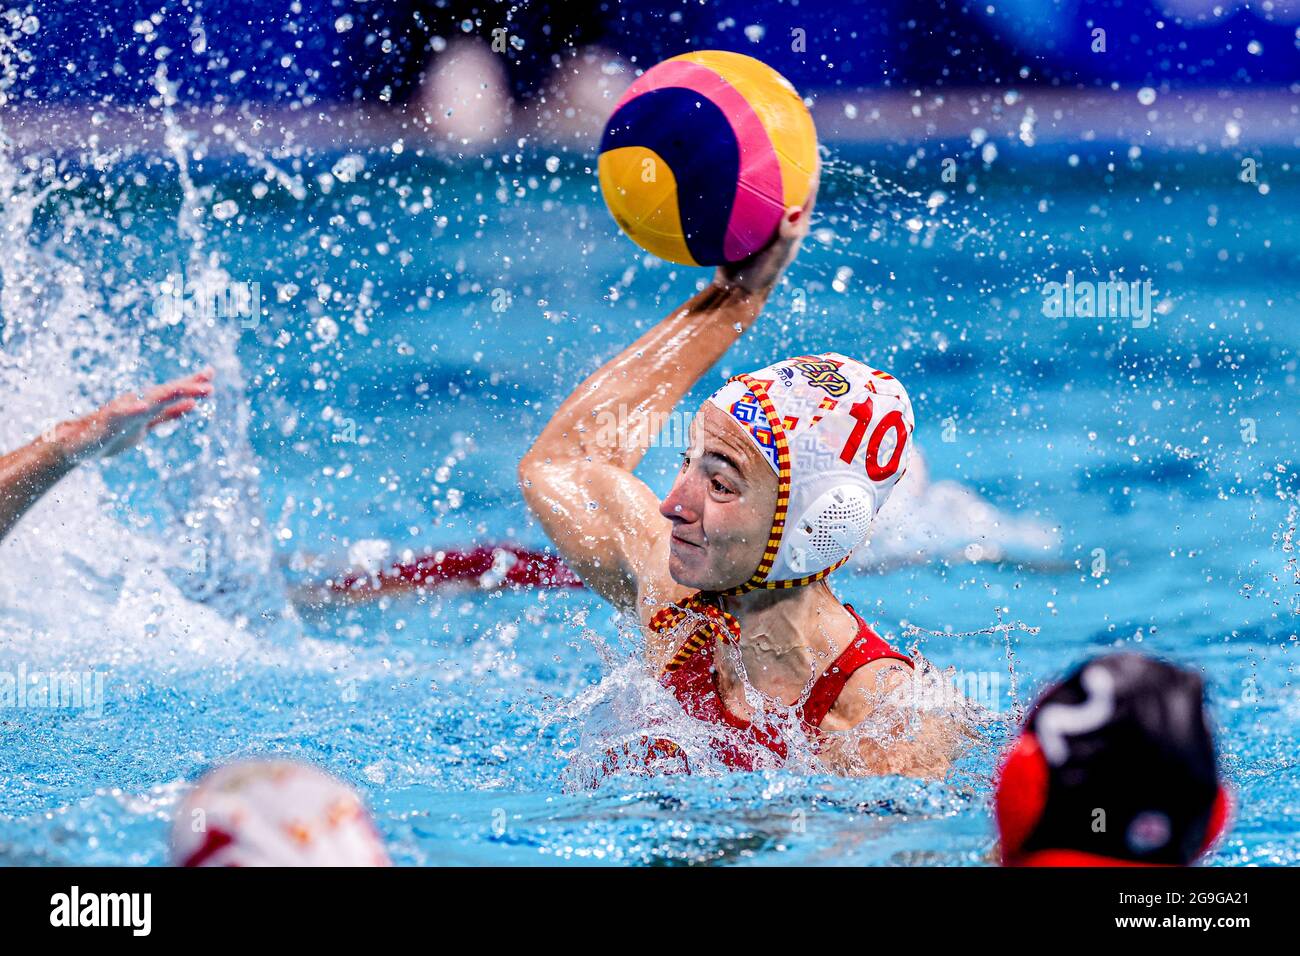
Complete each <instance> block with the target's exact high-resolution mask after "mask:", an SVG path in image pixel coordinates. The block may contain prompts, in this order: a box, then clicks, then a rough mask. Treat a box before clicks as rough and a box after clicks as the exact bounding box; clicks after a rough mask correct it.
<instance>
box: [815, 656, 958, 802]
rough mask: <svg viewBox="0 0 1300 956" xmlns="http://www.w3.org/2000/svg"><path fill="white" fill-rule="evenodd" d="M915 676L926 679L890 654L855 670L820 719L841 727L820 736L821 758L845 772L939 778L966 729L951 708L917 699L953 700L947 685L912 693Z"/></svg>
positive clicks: (827, 726)
mask: <svg viewBox="0 0 1300 956" xmlns="http://www.w3.org/2000/svg"><path fill="white" fill-rule="evenodd" d="M917 680H926V678H924V677H918V676H916V674H915V672H914V671H913V670H912V668H909V667H908V666H907V665H905V664H902V663H900V662H899V661H896V660H893V659H885V660H879V661H874V662H873V663H871V664H868V665H866V666H865V667H862V668H859V669H858V670H857V671H855V672H854V674H853V676H852V677H851V678H850V679H849V682H848V683H847V684H846V685H845V688H844V692H843V693H842V694H841V695H840V697H839V699H838V700H837V701H836V702H835V706H834V707H833V708H831V711H830V713H829V714H827V716H826V720H825V721H823V722H822V728H823V729H825V730H828V731H844V732H843V733H834V734H832V735H831V736H830V737H827V738H825V740H826V741H827V745H826V746H824V747H823V748H822V751H821V758H822V761H823V763H825V764H826V765H827V767H828V768H829V769H831V770H834V771H835V772H837V773H842V774H845V775H846V776H854V777H862V776H886V775H897V776H903V777H919V778H921V779H924V780H941V779H943V777H944V776H945V775H946V774H947V773H948V770H949V768H950V767H951V766H952V762H953V761H954V760H955V759H956V758H957V757H958V755H959V754H960V753H961V752H962V750H963V749H964V748H965V746H966V744H967V743H969V742H970V740H972V739H973V738H972V733H971V731H970V730H969V729H968V728H967V726H966V725H965V724H964V723H963V722H962V721H961V719H960V717H959V716H958V715H956V714H955V713H954V712H953V711H954V710H955V709H956V708H955V707H944V706H933V707H928V706H925V705H924V703H923V702H924V700H925V699H926V698H927V697H932V698H934V699H935V700H936V702H938V701H944V702H947V703H949V704H952V703H955V702H954V701H953V698H952V690H953V687H952V685H951V684H947V685H944V687H943V688H935V689H932V690H931V691H930V692H929V693H918V690H919V688H918V687H917V685H916V684H915V683H914V682H915V681H917ZM945 689H946V691H947V693H942V691H943V690H945Z"/></svg>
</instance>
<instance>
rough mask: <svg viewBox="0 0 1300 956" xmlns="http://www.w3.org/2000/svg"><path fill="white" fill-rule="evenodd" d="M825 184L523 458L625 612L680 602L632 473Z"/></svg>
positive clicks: (735, 326)
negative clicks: (642, 603) (647, 602)
mask: <svg viewBox="0 0 1300 956" xmlns="http://www.w3.org/2000/svg"><path fill="white" fill-rule="evenodd" d="M815 197H816V184H815V183H814V189H813V192H812V193H811V194H810V195H809V197H808V202H807V203H806V204H805V205H804V206H803V207H802V208H799V207H791V208H790V209H787V210H786V214H785V216H784V217H783V219H782V220H781V226H780V229H779V231H778V233H777V235H776V237H775V238H774V239H773V241H772V243H771V244H769V245H768V246H767V247H766V248H765V249H762V250H760V251H759V252H757V253H755V254H754V255H753V256H752V257H750V258H749V259H747V260H745V261H744V262H740V263H736V264H734V265H730V266H724V267H720V268H719V269H718V271H717V274H716V275H715V277H714V280H713V282H712V283H710V285H709V286H708V287H707V288H705V289H704V290H703V291H701V292H700V293H698V294H697V295H695V296H693V297H692V298H691V299H690V300H688V301H687V302H686V303H684V304H683V305H682V306H681V307H680V308H678V309H676V310H675V311H674V312H673V313H672V314H671V315H669V316H668V317H667V318H666V319H664V320H663V321H661V322H660V323H659V324H658V325H656V326H655V327H654V328H652V329H650V331H648V332H646V333H645V334H644V335H642V336H641V337H640V338H639V339H637V340H636V341H635V342H633V343H632V345H630V346H629V347H628V348H626V349H624V350H623V351H622V352H620V353H619V354H618V355H616V356H615V357H614V358H613V359H611V360H610V361H609V362H607V363H605V365H603V366H601V368H599V369H598V370H597V371H596V372H595V373H594V374H593V375H591V376H590V377H589V378H587V380H586V381H584V382H583V383H582V384H581V385H579V386H578V388H577V389H575V390H574V392H573V393H572V394H571V395H570V396H569V397H568V398H567V399H566V400H565V401H564V403H563V404H561V405H560V407H559V409H558V410H557V411H556V412H555V414H554V415H553V416H552V418H551V420H550V422H549V423H548V424H547V426H546V427H545V428H544V429H543V430H542V433H541V435H540V436H538V438H537V440H536V441H535V442H534V443H533V446H532V448H530V449H529V451H528V453H527V454H526V455H524V457H523V458H522V459H521V460H520V462H519V484H520V488H521V490H522V491H523V495H524V500H525V501H526V502H527V503H528V506H529V508H530V509H531V510H532V511H533V513H534V514H535V515H536V516H537V519H538V521H539V522H540V523H541V525H542V527H543V529H544V530H545V531H546V534H547V536H548V537H549V538H550V539H551V541H552V542H554V544H555V546H556V548H557V550H558V551H559V552H560V554H561V555H562V556H563V558H564V560H565V562H566V563H568V565H569V566H570V567H571V568H572V569H573V571H574V573H576V574H577V575H578V576H579V577H580V578H582V580H583V582H584V583H586V584H587V585H588V586H589V587H591V588H592V589H593V590H595V591H596V592H597V593H598V594H600V595H601V596H602V597H604V598H605V599H606V600H608V601H609V602H610V603H611V604H614V605H615V606H616V607H619V608H624V609H628V608H634V607H635V606H636V603H637V599H638V596H639V595H642V596H645V595H653V596H654V597H655V598H656V599H659V600H673V599H675V598H676V597H677V596H679V595H678V592H682V593H685V592H684V590H683V589H682V588H680V587H678V586H677V585H675V584H674V583H673V582H672V580H671V578H670V577H669V575H668V559H667V554H668V536H669V533H670V531H671V524H670V523H669V522H668V521H667V520H665V519H664V518H663V516H662V515H660V514H659V501H658V499H657V498H656V497H655V494H654V492H653V491H651V490H650V488H649V487H648V486H647V485H646V484H645V483H644V482H642V481H641V480H640V479H639V478H637V477H636V476H635V475H634V474H633V472H634V471H635V469H636V467H637V465H638V464H640V462H641V459H642V458H643V457H644V456H645V453H646V450H647V449H648V448H649V447H650V445H651V443H652V441H653V440H654V439H655V438H656V437H657V435H658V433H659V431H660V430H661V429H663V428H664V426H665V425H666V424H669V423H671V422H672V412H673V409H674V408H676V406H677V405H678V403H679V402H681V400H682V398H683V397H684V396H685V395H686V393H687V392H689V391H690V390H691V388H692V387H693V386H694V385H695V383H696V382H698V381H699V380H700V379H701V378H702V377H703V376H704V374H705V373H706V372H707V371H708V370H709V369H710V368H712V366H713V365H714V363H716V362H717V361H718V359H720V358H721V357H722V355H723V354H724V353H725V352H726V351H727V349H729V348H730V347H731V346H732V345H733V344H734V343H735V341H736V340H737V339H738V338H739V337H740V335H741V333H742V332H743V331H744V330H745V329H748V328H749V327H750V326H751V325H752V324H753V323H754V321H755V320H756V319H757V318H758V316H759V313H760V312H761V311H762V308H763V304H764V303H765V302H766V301H767V297H768V295H769V294H770V293H771V290H772V287H773V286H774V285H775V284H776V281H777V279H779V278H780V276H781V273H782V271H783V270H784V269H785V268H786V266H788V265H789V264H790V263H791V262H792V261H793V260H794V257H795V255H796V254H797V253H798V249H799V244H800V242H801V241H802V239H803V237H804V236H805V235H806V234H807V232H808V220H809V217H810V215H811V212H812V205H813V202H814V201H815Z"/></svg>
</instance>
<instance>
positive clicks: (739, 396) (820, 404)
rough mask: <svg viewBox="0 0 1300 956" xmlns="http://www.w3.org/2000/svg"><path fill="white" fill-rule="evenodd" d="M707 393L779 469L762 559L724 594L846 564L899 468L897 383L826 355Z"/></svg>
mask: <svg viewBox="0 0 1300 956" xmlns="http://www.w3.org/2000/svg"><path fill="white" fill-rule="evenodd" d="M708 400H709V401H710V402H712V403H713V404H714V405H716V406H717V407H718V408H720V409H722V410H723V411H724V412H726V413H727V414H728V415H730V416H731V417H732V418H733V419H734V420H735V421H737V422H739V423H740V425H741V426H742V427H743V429H744V431H745V434H746V435H748V436H749V438H750V440H751V441H753V442H754V444H755V445H756V446H757V447H758V450H759V451H760V452H762V453H763V457H764V458H765V459H766V460H767V462H768V464H770V465H771V466H772V470H773V471H774V472H776V476H777V500H776V512H775V514H774V515H773V518H772V532H771V535H770V537H769V539H768V545H767V548H766V549H765V550H764V553H763V558H762V560H761V561H760V562H759V565H758V569H757V570H756V571H755V572H754V575H753V577H752V578H750V580H749V581H748V582H746V583H745V584H743V585H741V586H740V587H737V588H733V589H731V591H730V592H729V593H736V594H739V593H743V592H745V591H749V590H753V589H754V588H763V587H766V588H778V587H796V586H798V585H801V584H808V583H811V582H812V581H816V580H818V579H819V578H822V577H825V576H826V575H827V574H829V573H830V572H831V571H834V570H835V569H836V568H837V567H839V566H840V565H841V564H843V563H844V562H845V561H847V560H848V557H849V554H850V553H851V552H852V551H853V549H854V548H856V547H857V546H858V545H860V544H862V542H863V541H865V540H866V538H867V534H868V532H869V531H870V528H871V522H872V520H873V519H874V518H875V516H876V512H878V511H879V510H880V508H881V506H883V505H884V503H885V501H886V499H887V498H888V497H889V492H890V489H892V488H893V487H894V485H895V483H896V482H897V481H898V479H899V477H900V476H901V475H902V474H903V472H904V471H905V470H906V468H907V460H908V456H909V455H910V453H911V445H912V430H913V428H914V425H915V422H914V419H913V417H912V403H911V400H910V399H909V398H908V397H907V390H906V389H904V388H903V385H902V383H901V382H899V381H898V379H896V378H894V377H893V376H892V375H890V374H889V373H888V372H882V371H880V370H879V369H874V368H872V367H871V366H869V365H865V364H863V363H862V362H858V361H856V360H854V359H851V358H848V357H847V356H844V355H840V354H839V353H837V352H825V353H823V354H821V355H801V356H799V357H797V358H791V359H786V360H784V361H781V362H777V363H776V364H775V365H769V366H767V367H766V368H763V369H759V370H758V371H756V372H750V373H748V374H746V375H736V376H733V377H732V378H731V379H729V380H728V382H727V384H726V385H724V386H722V388H720V389H718V390H717V391H716V392H714V393H713V395H711V396H709V399H708Z"/></svg>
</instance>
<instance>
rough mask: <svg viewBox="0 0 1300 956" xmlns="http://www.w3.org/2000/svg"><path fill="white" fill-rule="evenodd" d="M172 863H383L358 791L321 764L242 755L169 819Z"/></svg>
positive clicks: (385, 859) (197, 788)
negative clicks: (253, 758)
mask: <svg viewBox="0 0 1300 956" xmlns="http://www.w3.org/2000/svg"><path fill="white" fill-rule="evenodd" d="M172 862H173V863H175V864H176V865H177V866H390V865H391V861H390V860H389V859H388V853H387V852H386V851H385V850H384V844H383V841H382V840H381V839H380V837H379V834H378V833H376V832H375V827H374V824H373V823H372V822H371V819H370V814H369V813H367V812H366V809H365V807H364V806H363V805H362V803H361V798H360V797H358V796H357V795H356V793H354V792H353V791H352V789H351V788H350V787H348V786H347V785H346V784H344V783H343V782H342V781H339V780H336V779H334V778H333V777H331V776H330V775H329V774H327V773H325V772H324V771H323V770H319V769H317V768H316V767H312V766H310V765H308V764H302V763H297V762H295V761H291V760H247V761H241V762H239V763H233V764H229V765H228V766H225V767H220V768H218V769H216V770H213V771H212V772H211V773H209V774H207V775H206V776H205V777H204V778H203V779H202V780H200V781H199V783H198V784H197V785H196V786H195V788H194V789H193V790H191V791H190V793H189V794H188V795H187V796H186V797H185V799H184V800H183V801H182V802H181V806H180V809H179V810H178V811H177V813H176V817H175V819H174V820H173V821H172Z"/></svg>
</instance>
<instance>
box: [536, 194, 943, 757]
mask: <svg viewBox="0 0 1300 956" xmlns="http://www.w3.org/2000/svg"><path fill="white" fill-rule="evenodd" d="M815 187H816V184H815V183H814V188H813V193H812V195H810V196H809V198H808V201H807V203H806V204H805V205H804V207H803V208H798V207H791V208H788V209H787V210H786V211H785V213H784V215H783V217H782V220H781V225H780V227H779V231H778V233H777V235H776V236H775V237H774V239H773V241H772V242H771V243H770V244H769V245H768V246H767V247H766V248H765V249H763V250H762V251H760V252H758V253H757V254H755V255H754V256H752V257H751V258H750V259H748V260H746V261H744V262H742V263H740V264H738V265H735V266H723V267H720V268H719V269H718V272H717V274H716V276H715V278H714V280H713V282H712V283H711V284H710V285H709V286H708V288H706V289H705V290H704V291H702V292H700V293H699V294H698V295H696V296H694V297H693V298H691V299H690V300H689V301H688V302H686V303H685V304H684V305H683V306H682V307H681V308H679V309H677V310H675V311H674V312H673V313H672V314H671V315H670V316H669V317H668V318H666V319H664V320H663V321H662V322H660V323H659V324H658V325H657V326H655V327H654V328H653V329H651V330H650V331H649V332H647V333H646V334H645V335H643V336H641V338H639V339H638V340H637V341H636V342H634V343H633V344H632V345H631V346H630V347H628V348H627V349H626V350H624V351H623V352H622V353H620V354H619V355H618V356H616V357H615V358H614V359H613V360H612V361H610V362H608V363H606V364H605V365H604V366H603V367H602V368H600V369H599V370H598V371H596V373H595V374H594V375H592V376H591V377H590V378H588V379H587V380H586V381H585V382H583V383H582V384H581V385H580V386H579V387H578V388H577V389H576V390H575V391H574V392H573V394H572V395H570V396H569V398H568V399H567V400H566V401H565V402H564V403H563V404H562V405H561V406H560V408H559V410H558V411H557V412H556V413H555V415H554V417H553V418H552V419H551V421H550V422H549V423H548V424H547V426H546V428H545V429H544V430H543V431H542V433H541V435H540V437H539V438H538V439H537V441H536V442H535V444H534V445H533V447H532V448H531V450H530V451H529V452H528V453H527V454H526V455H525V456H524V458H523V459H522V460H521V462H520V465H519V478H520V485H521V488H522V490H523V494H524V498H525V500H526V501H527V502H528V505H529V507H530V508H531V509H532V511H533V512H534V513H535V514H536V516H537V518H538V520H539V521H540V522H541V524H542V526H543V528H544V529H545V530H546V532H547V534H548V535H549V536H550V538H551V540H552V541H553V542H554V543H555V545H556V547H557V548H558V549H559V551H560V553H561V554H562V555H563V557H564V559H565V561H566V562H567V563H568V564H569V566H570V567H572V568H573V570H574V571H575V572H576V573H577V574H578V575H579V576H580V577H581V578H582V579H583V581H585V582H586V583H587V584H588V585H589V586H590V587H591V588H593V589H594V590H595V591H596V592H597V593H599V594H600V595H601V596H603V597H604V598H606V599H607V600H609V601H610V602H611V603H612V604H614V605H615V606H616V607H618V608H620V609H622V610H625V611H627V612H634V613H635V614H636V615H637V618H638V620H639V622H640V624H641V625H642V626H643V629H644V630H645V631H646V634H647V639H646V653H647V657H648V663H649V664H650V665H651V666H652V667H653V669H654V671H655V673H656V674H657V675H658V677H659V679H660V682H661V683H662V684H663V685H664V686H665V687H666V688H667V689H668V690H669V691H670V692H671V693H672V694H673V695H674V696H675V697H676V699H677V700H678V701H679V702H680V704H681V706H682V707H683V708H684V710H685V711H686V712H687V713H688V714H690V715H691V716H692V717H695V718H698V719H699V720H701V721H704V722H706V724H707V726H708V728H709V737H710V744H709V749H710V750H711V751H712V753H713V755H714V756H715V757H716V758H718V759H719V760H721V761H722V762H723V763H725V764H726V765H728V766H730V767H733V768H737V769H752V768H755V767H769V766H780V765H782V764H783V763H786V762H787V760H788V757H789V751H790V748H791V745H792V744H800V743H802V742H803V741H807V744H808V747H807V748H806V749H805V750H804V752H805V753H808V752H811V753H815V754H816V758H817V759H818V760H819V761H820V762H821V764H822V765H823V766H825V767H827V768H829V769H832V770H834V771H837V772H840V773H846V774H870V773H903V774H913V775H918V776H937V775H941V774H942V773H943V772H944V770H945V769H946V767H947V765H948V762H949V760H950V759H951V756H952V754H953V750H954V746H955V739H956V737H957V735H956V733H955V732H953V730H952V729H951V727H950V726H949V725H948V724H947V722H946V721H943V720H942V719H940V718H938V717H936V716H933V715H924V716H921V717H919V719H918V715H917V714H915V713H913V714H912V715H911V716H912V718H913V719H914V723H913V724H912V727H911V729H910V730H909V731H908V732H907V734H901V733H900V731H901V725H902V723H903V716H904V707H903V706H899V704H898V703H897V702H898V701H899V699H900V698H906V697H907V696H908V689H909V687H910V681H911V679H912V673H911V663H912V662H911V661H910V660H909V659H908V658H906V657H904V656H903V655H901V654H899V653H898V652H896V651H895V650H893V649H892V648H890V647H889V646H888V645H887V644H885V642H884V641H882V640H881V639H880V638H879V637H878V636H877V635H876V634H875V633H873V632H872V630H871V628H870V627H868V625H867V624H866V622H865V621H863V620H862V618H861V617H860V616H859V615H858V614H857V612H855V611H853V609H852V607H851V606H845V605H842V604H841V603H840V602H839V601H838V600H837V599H836V598H835V596H834V595H833V594H832V593H831V591H830V589H829V587H828V586H827V583H826V576H827V575H828V574H830V573H831V572H832V571H834V570H835V569H836V568H838V567H840V566H841V565H842V564H843V563H844V562H845V561H846V560H847V559H848V556H849V554H850V552H851V551H852V550H853V549H854V548H855V547H856V546H857V545H859V544H861V543H862V542H863V540H864V539H865V538H866V535H867V531H868V528H869V526H870V523H871V520H872V518H873V517H874V515H875V513H876V511H877V510H878V509H879V508H880V507H881V506H882V505H883V504H884V502H885V499H886V497H887V496H888V494H889V491H890V489H891V488H892V487H893V485H894V483H895V482H896V481H897V480H898V478H899V476H900V475H901V474H902V473H903V470H904V468H905V466H906V462H907V456H908V454H909V452H910V445H911V434H912V427H913V421H912V408H911V403H910V401H909V400H908V396H907V392H906V391H905V390H904V388H903V386H902V385H901V383H899V382H898V380H897V379H895V378H893V377H892V376H890V375H888V374H887V373H885V372H882V371H878V370H876V369H874V368H872V367H870V366H868V365H866V364H863V363H862V362H859V361H855V360H854V359H851V358H848V357H846V356H844V355H840V354H838V353H826V354H823V355H812V356H800V357H797V358H791V359H787V360H785V361H781V362H777V363H775V364H773V365H771V366H768V367H767V368H764V369H761V370H759V371H756V372H753V373H751V374H749V375H739V376H735V377H733V378H732V379H731V380H730V381H729V382H727V383H726V384H725V385H724V386H723V387H722V388H720V389H719V390H718V391H716V392H715V393H714V394H713V395H712V396H711V397H710V398H709V399H708V400H707V401H706V402H704V404H703V405H702V406H701V408H700V410H699V412H698V414H697V415H696V416H695V417H694V419H693V421H692V422H691V426H690V434H689V444H690V448H689V450H688V451H687V452H686V453H685V454H684V455H683V461H682V465H681V471H680V472H679V474H678V475H677V478H676V481H675V483H674V485H673V487H672V490H671V492H670V493H669V494H668V497H667V498H665V499H664V501H663V502H662V503H661V502H659V501H658V500H657V499H656V497H655V495H654V493H653V492H652V491H651V490H650V489H649V488H648V487H647V486H646V485H645V484H644V483H643V482H641V481H640V480H639V479H638V478H637V477H636V476H635V475H634V474H633V471H634V469H635V468H636V466H637V463H638V462H639V461H640V460H641V458H642V456H643V455H644V453H645V450H646V448H647V447H648V445H649V443H650V440H651V438H652V437H653V436H652V435H651V434H650V430H649V427H648V426H649V422H652V421H663V420H664V416H665V415H666V414H667V413H668V412H670V411H671V410H672V409H673V407H674V406H675V405H676V404H677V403H678V402H679V401H680V400H681V399H682V397H683V396H684V395H685V394H686V393H687V392H688V391H689V390H690V389H691V387H692V386H693V385H695V383H696V382H698V381H699V380H700V379H701V378H702V377H703V376H704V374H705V373H706V372H707V371H708V370H709V369H710V368H711V367H712V366H713V364H714V363H715V362H716V361H717V360H718V359H719V358H721V357H722V355H723V353H725V352H726V350H727V349H728V348H729V347H730V346H731V345H732V344H733V343H734V342H735V341H736V340H737V338H739V336H740V334H741V332H742V331H743V330H744V329H746V328H748V327H749V326H750V325H751V324H753V322H754V321H755V320H756V319H757V318H758V315H759V313H760V311H761V309H762V307H763V304H764V302H765V301H766V300H767V297H768V295H769V293H770V291H771V289H772V287H773V285H774V284H775V282H776V281H777V279H778V278H779V277H780V275H781V273H782V271H783V270H784V269H785V268H786V266H788V265H789V263H790V262H791V261H793V259H794V257H795V255H796V254H797V252H798V248H799V244H800V242H801V240H802V238H803V237H804V235H805V234H806V233H807V231H808V220H809V215H810V213H811V210H812V205H813V202H814V200H815V194H816V188H815ZM620 407H622V408H623V409H624V414H623V415H622V416H621V418H622V419H623V420H626V421H627V422H628V423H629V428H628V429H627V431H626V433H622V434H620V435H618V437H617V440H611V439H610V435H609V434H608V431H607V430H602V429H599V428H598V427H597V423H598V422H599V421H601V420H604V421H608V420H610V416H611V415H615V416H616V415H617V413H618V411H619V409H620ZM918 725H919V726H918ZM859 727H862V728H863V730H864V731H868V732H858V733H847V731H852V730H853V729H854V728H859ZM836 732H841V733H836ZM891 735H892V736H893V737H894V739H892V740H890V739H889V738H890V737H891ZM647 756H648V757H649V758H650V759H652V760H653V762H654V764H655V765H657V766H660V767H664V768H666V769H670V770H671V769H690V767H689V763H688V761H687V759H686V758H687V756H688V755H687V754H686V752H685V750H684V749H683V748H681V747H679V745H678V743H676V742H673V741H669V740H655V741H654V742H653V743H651V745H650V748H649V752H648V754H647ZM665 757H666V758H668V759H667V761H665V760H663V759H660V758H665Z"/></svg>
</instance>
